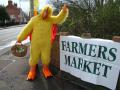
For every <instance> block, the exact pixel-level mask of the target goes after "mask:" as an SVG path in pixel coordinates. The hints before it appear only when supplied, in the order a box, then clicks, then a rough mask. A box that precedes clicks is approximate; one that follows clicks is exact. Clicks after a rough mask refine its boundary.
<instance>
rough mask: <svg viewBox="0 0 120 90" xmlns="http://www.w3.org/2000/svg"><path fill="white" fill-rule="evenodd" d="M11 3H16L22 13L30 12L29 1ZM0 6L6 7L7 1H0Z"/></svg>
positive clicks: (16, 0)
mask: <svg viewBox="0 0 120 90" xmlns="http://www.w3.org/2000/svg"><path fill="white" fill-rule="evenodd" d="M12 1H13V3H17V5H18V7H21V8H22V10H23V11H24V12H26V13H29V11H30V5H29V1H30V0H12ZM0 5H4V6H7V5H8V0H0Z"/></svg>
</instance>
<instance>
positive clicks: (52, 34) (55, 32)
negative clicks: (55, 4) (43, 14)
mask: <svg viewBox="0 0 120 90" xmlns="http://www.w3.org/2000/svg"><path fill="white" fill-rule="evenodd" d="M51 29H52V30H51V43H53V42H54V41H55V37H56V35H57V32H58V27H57V24H53V26H52V28H51Z"/></svg>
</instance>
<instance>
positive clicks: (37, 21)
mask: <svg viewBox="0 0 120 90" xmlns="http://www.w3.org/2000/svg"><path fill="white" fill-rule="evenodd" d="M48 7H49V9H48V13H49V15H48V18H47V19H43V18H42V13H43V12H44V10H45V9H46V8H48ZM67 16H68V10H66V11H64V10H61V11H60V13H59V14H58V15H57V16H53V15H52V8H51V7H50V6H46V7H44V8H43V9H42V11H41V13H40V14H39V15H37V16H34V17H33V18H31V20H30V21H29V22H28V24H27V25H26V26H25V27H24V28H23V30H22V31H21V32H20V34H19V35H18V37H17V40H18V41H23V40H24V39H25V38H26V37H27V36H28V35H29V34H30V33H32V40H31V48H30V60H29V63H30V65H35V64H37V63H38V60H39V58H41V60H42V63H43V64H45V65H48V64H49V62H50V50H51V27H52V25H53V24H61V23H63V22H64V21H65V19H66V17H67Z"/></svg>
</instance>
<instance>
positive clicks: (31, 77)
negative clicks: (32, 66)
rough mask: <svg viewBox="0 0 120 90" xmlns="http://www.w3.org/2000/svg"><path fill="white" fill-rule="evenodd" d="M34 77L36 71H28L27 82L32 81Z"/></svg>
mask: <svg viewBox="0 0 120 90" xmlns="http://www.w3.org/2000/svg"><path fill="white" fill-rule="evenodd" d="M35 77H36V71H31V70H30V71H29V73H28V76H27V80H34V79H35Z"/></svg>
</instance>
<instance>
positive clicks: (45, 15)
mask: <svg viewBox="0 0 120 90" xmlns="http://www.w3.org/2000/svg"><path fill="white" fill-rule="evenodd" d="M52 13H53V9H52V7H51V6H49V5H46V6H45V7H43V8H42V10H41V12H40V15H41V16H42V18H43V19H46V18H49V17H50V16H51V15H52Z"/></svg>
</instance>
